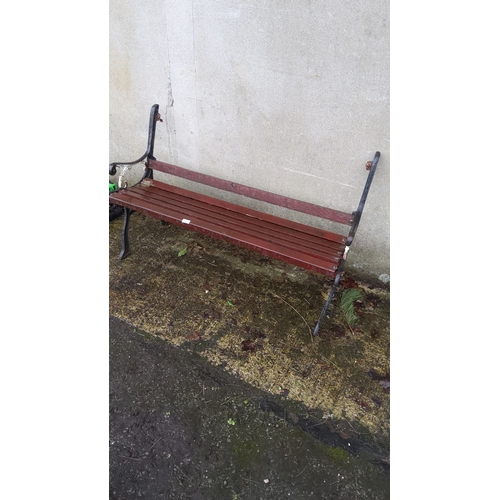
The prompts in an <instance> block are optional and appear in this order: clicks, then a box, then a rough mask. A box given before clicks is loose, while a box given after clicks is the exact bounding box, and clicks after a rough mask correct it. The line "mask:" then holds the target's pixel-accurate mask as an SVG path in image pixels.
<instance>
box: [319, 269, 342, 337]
mask: <svg viewBox="0 0 500 500" xmlns="http://www.w3.org/2000/svg"><path fill="white" fill-rule="evenodd" d="M343 264H344V262H343V261H342V263H341V264H340V267H339V270H338V271H337V274H336V275H335V281H334V282H333V286H332V289H331V290H330V295H328V299H326V303H325V305H324V307H323V310H322V311H321V314H320V316H319V319H318V322H317V323H316V327H315V328H314V332H313V336H316V335H318V332H319V328H320V326H321V323H322V321H323V319H324V317H325V316H326V313H327V311H328V307H329V305H330V303H331V302H332V299H333V297H334V295H335V292H336V290H337V287H338V286H339V282H340V275H341V274H342V268H343V267H344V266H343Z"/></svg>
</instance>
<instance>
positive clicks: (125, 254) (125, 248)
mask: <svg viewBox="0 0 500 500" xmlns="http://www.w3.org/2000/svg"><path fill="white" fill-rule="evenodd" d="M133 212H134V211H133V210H131V209H130V208H125V210H124V217H123V229H122V251H121V252H120V260H123V259H125V258H126V257H128V256H129V255H130V245H129V243H128V224H129V221H130V216H131V215H132V214H133Z"/></svg>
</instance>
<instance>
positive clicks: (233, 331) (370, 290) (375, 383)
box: [109, 214, 390, 451]
mask: <svg viewBox="0 0 500 500" xmlns="http://www.w3.org/2000/svg"><path fill="white" fill-rule="evenodd" d="M120 232H121V219H117V220H115V221H114V222H113V223H111V224H110V254H109V257H110V260H109V262H110V265H109V269H110V314H112V315H114V316H116V317H118V318H121V319H123V320H125V321H127V322H128V323H130V324H132V325H134V326H136V327H137V328H140V329H141V330H144V331H145V332H147V333H149V334H151V335H154V336H156V337H158V338H161V339H164V340H166V341H168V342H169V343H171V344H174V345H176V346H184V347H186V346H188V347H189V348H190V349H192V350H193V351H194V352H196V353H198V354H199V355H200V356H202V357H203V358H205V359H206V360H207V361H209V362H210V363H212V364H213V365H215V366H219V367H222V368H223V369H224V370H226V371H227V373H229V374H232V375H236V376H237V377H239V378H240V379H241V380H243V381H245V382H247V383H249V384H251V385H252V386H254V387H256V388H258V389H261V390H263V391H265V392H266V393H268V394H270V395H274V396H280V397H286V398H287V401H290V402H293V401H296V402H297V403H299V404H303V405H304V406H305V407H306V408H309V409H310V412H311V414H314V415H315V416H316V417H317V418H319V423H320V424H321V425H324V426H325V428H329V429H334V428H335V426H336V425H337V426H338V425H340V424H339V422H344V424H342V425H344V427H345V428H342V429H336V431H337V432H339V433H340V432H343V433H344V435H345V436H349V437H353V436H358V437H359V436H363V438H364V439H363V441H364V442H368V443H372V444H373V445H374V446H376V447H378V448H379V449H383V450H386V451H387V450H388V448H389V397H390V394H389V392H390V373H389V372H390V366H389V351H390V337H389V309H390V301H389V291H388V289H387V288H386V287H384V286H382V285H381V284H380V285H379V284H378V283H376V282H373V281H370V280H362V279H360V278H359V277H357V276H354V275H352V276H351V275H349V274H348V273H346V275H345V276H344V280H343V283H344V285H343V286H344V288H347V287H350V288H352V287H357V288H359V289H360V290H361V291H362V293H363V297H362V299H361V301H360V302H359V303H357V304H356V314H357V316H358V318H359V319H358V321H357V323H356V324H355V325H354V326H349V324H348V323H347V322H346V320H345V317H343V314H342V312H341V309H340V308H339V306H338V299H334V301H333V303H332V305H331V307H330V313H329V316H328V317H327V318H326V320H325V322H324V323H323V326H322V329H321V331H320V335H319V336H318V337H317V338H314V339H313V338H312V336H311V332H312V329H313V327H314V324H315V322H316V320H317V318H318V315H319V312H320V310H321V308H322V306H323V304H324V302H325V300H326V296H327V294H328V292H329V289H330V287H331V283H332V280H331V279H329V278H325V277H323V276H319V275H315V274H313V273H310V272H307V271H304V270H302V269H299V268H297V267H294V266H291V265H289V264H286V263H282V262H279V261H275V260H272V259H268V258H266V257H263V256H261V255H259V254H256V253H254V252H249V251H247V250H244V249H241V248H239V247H235V246H233V245H229V244H227V243H224V242H220V241H216V240H213V239H211V238H208V237H204V236H203V235H199V234H197V233H194V232H191V231H188V230H185V229H183V228H179V227H176V226H172V225H164V224H162V223H161V222H160V221H156V220H153V219H151V218H148V217H145V216H142V215H141V214H134V215H133V216H132V221H131V226H130V243H131V249H132V252H133V253H132V255H130V256H129V257H128V258H127V259H125V260H124V261H119V260H118V254H119V251H120ZM341 291H342V290H340V292H341ZM292 413H293V411H292ZM345 422H348V425H346V424H345Z"/></svg>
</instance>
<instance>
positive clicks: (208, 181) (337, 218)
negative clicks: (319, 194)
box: [149, 160, 354, 226]
mask: <svg viewBox="0 0 500 500" xmlns="http://www.w3.org/2000/svg"><path fill="white" fill-rule="evenodd" d="M149 166H150V167H151V168H152V169H153V170H158V171H160V172H164V173H167V174H171V175H175V176H177V177H182V178H184V179H188V180H190V181H194V182H198V183H200V184H205V185H207V186H211V187H215V188H217V189H223V190H224V191H229V192H231V193H236V194H239V195H242V196H246V197H248V198H253V199H256V200H260V201H265V202H266V203H272V204H273V205H278V206H280V207H285V208H289V209H291V210H296V211H298V212H303V213H306V214H309V215H314V216H316V217H321V218H322V219H327V220H331V221H334V222H339V223H341V224H346V225H347V226H350V225H351V224H352V222H353V220H354V216H353V215H352V214H348V213H346V212H341V211H339V210H334V209H333V208H327V207H320V206H319V205H314V204H312V203H307V202H305V201H300V200H294V199H292V198H288V197H286V196H281V195H279V194H275V193H270V192H268V191H263V190H261V189H256V188H252V187H249V186H245V185H243V184H238V183H236V182H231V181H226V180H224V179H219V178H218V177H214V176H212V175H207V174H202V173H201V172H193V171H191V170H187V169H185V168H182V167H178V166H176V165H171V164H169V163H164V162H161V161H157V160H151V162H150V163H149Z"/></svg>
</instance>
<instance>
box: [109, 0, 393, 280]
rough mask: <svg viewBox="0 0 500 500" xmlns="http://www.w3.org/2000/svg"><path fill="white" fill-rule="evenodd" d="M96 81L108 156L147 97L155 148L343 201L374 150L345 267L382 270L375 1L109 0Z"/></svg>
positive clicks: (294, 193)
mask: <svg viewBox="0 0 500 500" xmlns="http://www.w3.org/2000/svg"><path fill="white" fill-rule="evenodd" d="M109 88H110V100H109V103H110V151H109V153H110V157H109V161H110V162H111V161H120V160H121V161H127V160H132V159H136V158H138V157H140V156H141V155H142V154H143V152H144V151H145V146H146V139H147V125H148V118H149V111H150V108H151V105H152V104H155V103H158V104H159V105H160V113H161V115H162V118H163V123H158V125H159V127H158V131H157V141H156V148H155V155H156V157H157V158H158V159H160V160H164V161H167V162H170V163H174V164H177V165H180V166H182V167H187V168H190V169H193V170H198V171H202V172H205V173H208V174H212V175H215V176H218V177H222V178H226V179H230V180H234V181H237V182H240V183H243V184H249V185H252V186H255V187H258V188H261V189H265V190H268V191H273V192H277V193H280V194H283V195H287V196H290V197H294V198H298V199H301V200H304V201H309V202H312V203H317V204H321V205H325V206H329V207H332V208H337V209H341V210H345V211H348V212H351V211H353V210H355V209H356V208H357V204H358V202H359V198H360V196H361V192H362V190H363V187H364V183H365V180H366V175H367V172H366V170H365V168H364V165H365V163H366V161H367V160H371V159H372V158H373V155H374V153H375V151H377V150H379V151H380V152H381V160H380V162H379V166H378V169H377V173H376V176H375V179H374V182H373V185H372V189H371V191H370V195H369V198H368V201H367V204H366V207H365V212H364V214H363V218H362V220H361V224H360V226H359V229H358V233H357V235H356V239H355V241H354V244H353V247H352V251H351V254H350V256H349V259H348V265H349V266H350V267H351V269H353V270H357V271H358V272H363V273H367V274H369V275H372V276H379V275H381V274H389V158H390V155H389V1H388V0H371V1H368V0H351V1H349V0H300V1H298V0H288V1H284V0H259V1H253V2H252V1H247V2H241V1H236V0H192V1H184V0H177V1H175V0H149V1H146V0H110V87H109ZM139 175H140V172H139V169H138V168H137V169H136V172H135V173H133V174H132V177H131V179H132V180H133V179H135V178H138V176H139ZM175 182H176V183H177V184H182V181H180V182H179V181H175ZM195 187H196V185H195ZM197 189H199V190H200V191H203V188H201V187H199V186H197ZM203 192H205V191H203ZM218 194H219V195H220V196H223V197H224V198H226V199H231V198H230V196H229V195H228V194H227V193H225V194H224V193H218ZM246 204H247V205H248V206H252V207H256V208H260V209H263V210H266V211H269V212H271V213H275V214H277V215H286V216H292V217H293V218H294V219H295V220H298V221H302V222H306V223H307V222H308V223H312V224H315V225H317V226H319V227H325V228H328V225H326V224H325V223H323V222H321V221H317V220H316V219H314V218H310V217H308V216H305V215H302V214H298V213H290V214H285V212H283V211H282V210H281V209H278V208H276V207H271V206H267V205H266V206H264V205H262V204H259V203H258V202H252V201H248V202H246Z"/></svg>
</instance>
